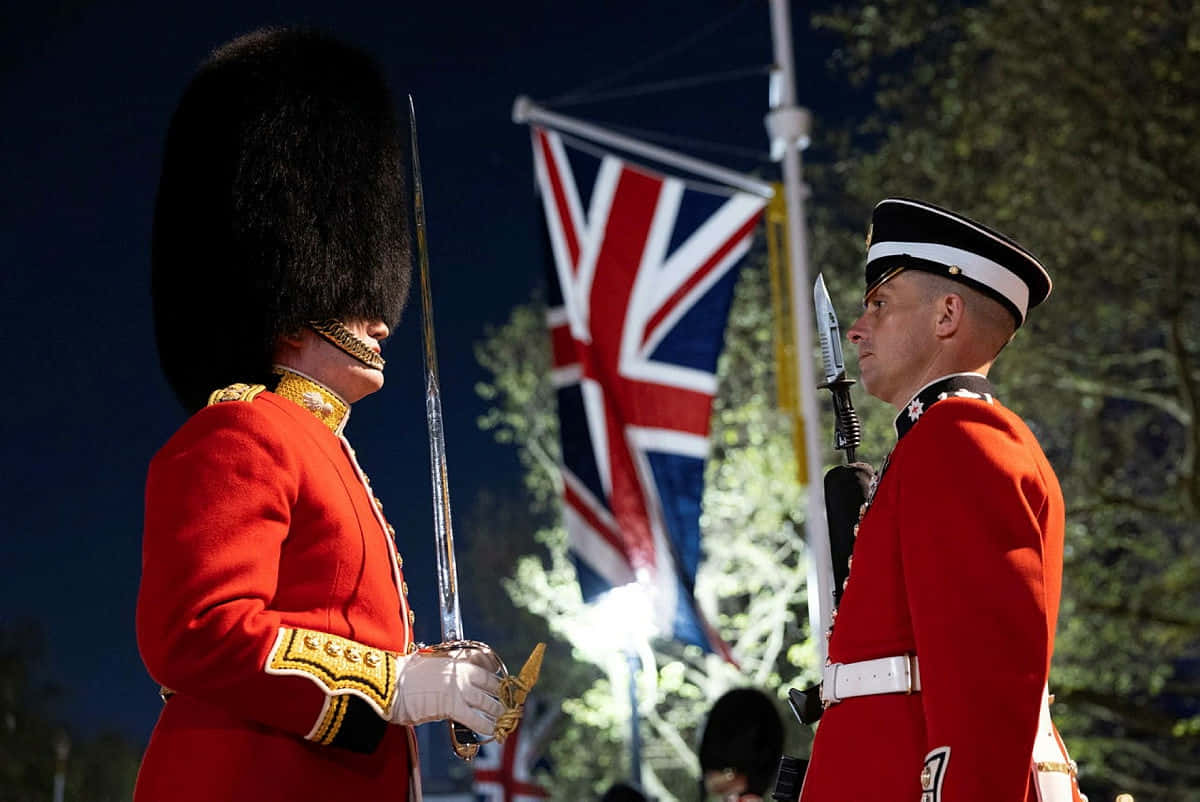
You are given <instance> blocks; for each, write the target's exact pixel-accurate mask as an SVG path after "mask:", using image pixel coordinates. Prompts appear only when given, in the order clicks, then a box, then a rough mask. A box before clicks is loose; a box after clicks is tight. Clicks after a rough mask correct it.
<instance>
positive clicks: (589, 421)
mask: <svg viewBox="0 0 1200 802" xmlns="http://www.w3.org/2000/svg"><path fill="white" fill-rule="evenodd" d="M533 152H534V163H535V170H536V174H537V181H538V188H539V191H540V194H541V197H542V202H543V206H544V208H545V212H546V224H547V230H548V234H549V241H550V246H551V248H550V249H551V252H552V256H553V259H552V261H553V266H552V271H551V281H550V296H549V301H550V309H549V311H548V324H549V326H550V329H551V337H552V341H553V349H554V357H553V360H554V369H553V381H554V386H555V389H556V391H557V396H558V411H559V418H560V422H561V426H560V429H561V437H562V460H563V467H562V471H563V479H564V488H565V505H564V506H565V517H566V525H567V530H568V537H569V544H570V550H571V554H572V559H573V560H574V562H575V567H576V573H577V575H578V577H579V582H580V585H581V587H582V589H583V593H584V597H585V598H587V599H589V600H591V599H594V598H596V597H597V596H599V595H600V594H602V593H604V592H606V591H608V590H611V589H612V588H615V587H619V586H622V585H626V584H629V583H634V582H636V583H639V584H640V585H641V586H642V587H643V588H644V589H645V590H646V591H647V592H648V593H649V595H650V598H651V600H652V602H651V604H652V606H653V608H654V609H653V616H654V624H655V628H656V630H657V631H658V632H659V633H662V634H664V635H670V636H672V637H674V638H676V639H678V640H681V641H683V642H686V643H694V644H697V645H699V646H701V647H703V648H705V649H707V650H709V651H717V652H720V653H722V654H724V655H725V656H726V657H728V656H729V655H728V651H727V648H726V646H725V644H724V643H723V642H722V641H721V639H720V638H719V637H717V636H716V635H715V633H714V632H713V631H712V629H711V628H710V627H709V626H708V625H707V624H706V623H705V621H704V619H703V617H702V616H701V615H700V614H699V611H698V609H697V608H696V603H695V599H694V597H693V589H694V585H695V580H696V569H697V567H698V565H699V562H700V497H701V492H702V490H703V482H704V461H705V458H706V457H707V455H708V448H709V442H708V434H709V416H710V414H711V410H712V399H713V396H714V395H715V393H716V390H717V380H716V364H717V357H718V356H719V355H720V352H721V348H722V346H723V340H724V331H725V324H726V322H727V320H728V317H729V307H730V304H731V303H732V300H733V287H734V282H735V280H736V278H737V271H738V267H739V265H740V262H741V260H742V257H743V256H745V254H746V252H747V250H749V248H750V242H751V236H752V234H753V232H754V229H755V227H756V226H757V224H758V220H759V217H760V216H761V214H762V209H763V206H764V205H765V201H764V200H763V199H761V198H758V197H755V196H753V195H749V194H746V193H741V192H733V191H729V192H719V191H714V190H713V189H712V188H703V189H702V188H698V187H696V186H693V185H690V184H687V183H685V182H684V181H682V180H680V179H677V178H671V177H666V176H662V175H658V174H655V173H653V172H651V171H649V170H646V169H643V168H641V167H637V166H634V165H631V164H629V163H627V162H625V161H622V160H621V159H618V158H617V157H615V156H613V155H611V154H599V155H596V154H593V153H590V152H588V151H585V150H581V149H578V148H575V147H571V148H568V147H567V145H566V143H564V141H563V138H562V137H561V136H560V135H559V134H556V133H554V132H550V131H546V130H542V129H538V128H534V129H533Z"/></svg>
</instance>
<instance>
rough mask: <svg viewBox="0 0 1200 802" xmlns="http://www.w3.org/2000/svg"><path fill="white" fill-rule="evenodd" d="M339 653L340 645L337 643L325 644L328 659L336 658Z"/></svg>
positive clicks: (340, 650) (333, 641) (332, 641)
mask: <svg viewBox="0 0 1200 802" xmlns="http://www.w3.org/2000/svg"><path fill="white" fill-rule="evenodd" d="M341 653H342V644H340V643H338V642H337V641H335V640H331V641H329V643H326V644H325V654H327V655H329V656H330V657H337V656H338V655H339V654H341Z"/></svg>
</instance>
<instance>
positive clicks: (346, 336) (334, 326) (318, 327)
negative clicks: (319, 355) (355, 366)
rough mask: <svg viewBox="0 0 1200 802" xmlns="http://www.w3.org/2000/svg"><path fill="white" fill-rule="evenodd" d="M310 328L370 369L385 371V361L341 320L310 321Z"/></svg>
mask: <svg viewBox="0 0 1200 802" xmlns="http://www.w3.org/2000/svg"><path fill="white" fill-rule="evenodd" d="M308 327H309V328H310V329H312V330H313V331H315V332H316V333H317V334H320V335H321V336H322V337H324V338H325V339H326V340H329V342H331V343H333V344H334V345H335V346H337V347H338V348H339V349H340V350H342V351H345V352H346V353H347V354H349V355H350V356H352V357H354V358H355V359H357V360H358V361H359V362H361V363H363V364H364V365H366V366H367V367H369V368H374V369H375V370H383V366H384V364H385V362H384V359H383V357H382V356H380V355H379V354H377V353H375V352H374V351H372V350H371V349H370V348H369V347H367V345H366V343H364V342H363V341H362V340H360V339H358V338H357V337H355V336H354V333H353V332H352V331H350V329H348V328H346V326H345V324H343V323H342V321H340V320H310V321H308Z"/></svg>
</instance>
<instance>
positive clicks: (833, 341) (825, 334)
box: [813, 274, 862, 462]
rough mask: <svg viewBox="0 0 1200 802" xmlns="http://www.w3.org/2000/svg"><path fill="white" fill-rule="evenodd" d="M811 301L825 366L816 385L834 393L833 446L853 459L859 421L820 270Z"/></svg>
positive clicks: (859, 439)
mask: <svg viewBox="0 0 1200 802" xmlns="http://www.w3.org/2000/svg"><path fill="white" fill-rule="evenodd" d="M813 305H814V306H815V308H816V313H817V337H818V338H819V339H820V341H821V362H822V364H823V365H824V367H825V383H824V384H822V385H819V386H820V387H823V388H826V389H828V390H829V391H830V392H831V393H833V408H834V418H835V421H836V423H835V427H834V435H833V447H834V448H835V449H839V450H844V451H845V452H846V462H854V452H855V449H857V448H858V446H859V444H860V443H862V425H861V424H860V423H859V421H858V413H857V412H855V411H854V403H853V402H852V401H851V400H850V388H851V387H852V386H853V385H854V380H853V379H849V378H847V377H846V362H845V359H844V358H843V356H842V330H841V327H840V326H839V325H838V319H837V313H836V312H835V311H834V309H833V301H831V300H830V299H829V291H828V290H826V289H825V277H824V276H822V275H819V274H818V275H817V281H816V283H815V284H814V285H813Z"/></svg>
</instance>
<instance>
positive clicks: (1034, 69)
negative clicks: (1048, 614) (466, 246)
mask: <svg viewBox="0 0 1200 802" xmlns="http://www.w3.org/2000/svg"><path fill="white" fill-rule="evenodd" d="M817 21H818V24H820V25H822V26H824V27H826V28H828V29H830V30H833V31H836V32H838V33H839V34H841V35H842V36H843V37H844V41H845V45H844V47H843V48H842V49H841V50H840V51H839V54H838V59H839V62H838V63H839V65H840V66H842V67H844V68H845V69H847V70H848V72H849V74H850V75H851V76H853V77H854V78H855V79H856V80H858V81H860V82H862V83H863V85H866V86H869V87H871V88H872V89H873V90H874V91H875V92H876V98H877V106H878V111H877V112H876V113H874V114H873V115H871V116H870V118H869V119H868V120H867V121H866V122H865V123H864V124H862V125H861V126H860V127H858V129H857V130H856V131H854V132H853V138H852V139H851V140H850V141H851V142H852V143H853V144H851V145H848V146H847V147H846V148H845V149H844V151H843V153H842V157H841V158H840V159H839V160H838V161H837V162H835V163H834V164H832V165H830V174H831V175H836V176H838V177H840V178H841V180H842V181H844V185H845V188H846V191H845V197H844V198H843V199H842V203H843V204H844V205H845V206H846V207H848V208H855V207H857V209H858V210H859V211H858V214H859V216H860V219H865V218H866V212H867V209H868V208H869V206H868V204H869V203H871V202H873V201H875V200H878V199H879V198H880V197H882V196H883V195H887V194H911V195H915V196H918V197H922V198H926V199H929V200H933V201H935V202H940V203H943V204H945V205H947V206H949V207H951V208H956V209H961V210H964V211H967V212H968V213H969V214H972V216H977V217H979V218H980V219H983V220H987V221H990V222H994V223H995V225H996V226H997V227H998V228H1000V229H1001V230H1004V231H1005V232H1008V233H1011V234H1012V235H1013V236H1015V237H1016V238H1017V239H1018V240H1019V241H1021V242H1024V243H1027V244H1031V245H1033V246H1034V247H1035V250H1036V251H1037V252H1038V253H1039V254H1040V255H1041V256H1042V258H1043V261H1044V262H1045V263H1046V264H1047V265H1048V266H1049V269H1050V271H1051V273H1052V275H1053V276H1054V280H1055V290H1054V294H1053V295H1052V296H1051V298H1050V300H1049V302H1048V303H1047V304H1046V305H1045V306H1044V307H1042V308H1039V309H1037V310H1035V312H1034V314H1033V315H1032V316H1031V318H1030V321H1029V323H1028V324H1027V325H1026V326H1025V327H1024V329H1023V330H1022V332H1021V333H1020V334H1019V335H1018V337H1017V339H1016V341H1015V342H1014V343H1013V344H1012V345H1011V346H1010V347H1009V349H1008V352H1007V353H1005V354H1004V355H1002V357H1001V360H1000V362H999V363H998V364H997V370H996V372H995V373H994V374H993V375H994V377H995V378H996V384H997V386H998V389H999V391H1000V392H1001V394H1002V397H1003V398H1004V399H1005V401H1006V402H1007V403H1008V404H1009V405H1010V406H1012V407H1014V408H1015V409H1017V410H1018V411H1019V412H1021V413H1022V414H1023V415H1024V416H1025V417H1027V418H1028V419H1029V420H1030V422H1031V424H1032V425H1033V426H1034V429H1035V432H1036V433H1037V434H1038V435H1039V438H1040V439H1041V440H1042V442H1043V444H1044V445H1045V446H1046V450H1047V453H1048V454H1049V456H1050V458H1051V460H1052V461H1053V463H1054V464H1055V467H1056V469H1057V470H1058V472H1059V475H1060V478H1061V480H1062V483H1063V487H1064V492H1065V495H1066V497H1067V501H1068V516H1069V519H1068V554H1067V559H1066V576H1065V588H1064V597H1063V606H1062V610H1061V616H1060V628H1059V638H1058V643H1057V653H1056V660H1055V664H1054V669H1053V672H1052V676H1051V682H1052V684H1053V687H1052V690H1053V691H1054V692H1055V694H1056V696H1057V700H1058V701H1057V703H1056V705H1055V707H1054V714H1055V717H1056V718H1057V719H1058V720H1059V723H1060V727H1061V728H1062V730H1063V732H1064V736H1065V737H1066V740H1067V743H1068V746H1069V747H1070V748H1071V749H1072V751H1073V753H1074V756H1075V757H1076V758H1077V759H1078V760H1079V763H1080V765H1081V771H1082V774H1081V780H1082V784H1083V786H1084V788H1085V790H1089V791H1091V793H1092V794H1093V797H1094V798H1096V797H1098V798H1111V794H1112V792H1113V791H1115V790H1126V791H1130V792H1133V793H1134V794H1138V793H1144V794H1146V795H1149V796H1150V797H1152V798H1154V799H1178V800H1195V799H1200V790H1196V789H1197V788H1200V769H1198V768H1197V762H1196V755H1197V753H1198V752H1200V718H1197V714H1198V713H1200V708H1198V706H1197V703H1196V699H1197V696H1198V693H1197V692H1198V691H1200V671H1198V666H1200V647H1198V645H1200V638H1198V637H1197V636H1198V635H1200V614H1197V612H1196V611H1197V610H1198V609H1200V604H1198V602H1200V550H1198V548H1197V547H1198V546H1200V542H1198V540H1200V526H1197V524H1198V522H1200V447H1198V445H1200V428H1197V417H1198V413H1200V392H1198V391H1200V370H1198V361H1197V353H1198V352H1200V292H1198V289H1197V286H1196V283H1195V281H1196V278H1197V276H1198V275H1200V274H1198V272H1197V267H1198V266H1200V237H1198V234H1200V215H1198V212H1200V150H1197V148H1196V147H1195V146H1194V142H1193V141H1192V139H1193V132H1194V131H1195V130H1196V124H1197V122H1198V118H1200V90H1198V88H1197V86H1196V84H1195V81H1194V76H1195V75H1196V74H1198V69H1200V7H1198V6H1196V4H1194V3H1186V2H1185V3H1178V2H1174V3H1172V2H1166V0H1161V1H1160V0H1135V1H1134V2H1081V3H1071V4H1067V3H1050V2H1043V1H1042V0H1016V2H1005V3H983V4H956V5H954V6H953V7H950V8H948V7H947V5H946V4H932V3H929V4H922V3H910V2H901V0H886V1H884V2H876V3H873V4H871V5H868V6H865V7H857V8H853V9H850V8H849V7H839V8H835V9H834V10H833V11H830V12H828V13H827V14H825V15H823V16H820V17H819V18H818V20H817ZM835 227H836V225H835ZM819 238H820V235H818V236H817V237H816V238H815V239H819Z"/></svg>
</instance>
